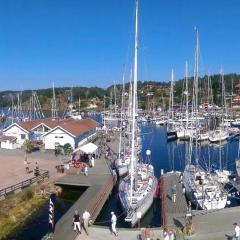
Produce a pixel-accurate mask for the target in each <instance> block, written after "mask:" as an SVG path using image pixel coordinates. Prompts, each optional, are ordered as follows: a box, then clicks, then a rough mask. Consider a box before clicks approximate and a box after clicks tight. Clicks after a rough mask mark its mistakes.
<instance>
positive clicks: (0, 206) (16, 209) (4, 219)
mask: <svg viewBox="0 0 240 240" xmlns="http://www.w3.org/2000/svg"><path fill="white" fill-rule="evenodd" d="M46 201H47V199H46V198H43V197H41V196H38V195H35V194H34V192H33V189H32V187H29V188H26V189H24V190H23V191H22V192H20V193H18V194H11V195H9V196H7V197H6V199H4V200H2V201H1V202H0V240H5V239H9V238H10V236H12V235H13V234H14V233H15V232H16V231H18V230H20V229H21V227H22V226H23V225H24V224H26V223H27V222H28V221H29V220H30V219H31V218H32V217H33V216H34V214H36V213H37V212H38V210H39V209H40V208H41V207H42V206H43V205H44V204H45V203H46Z"/></svg>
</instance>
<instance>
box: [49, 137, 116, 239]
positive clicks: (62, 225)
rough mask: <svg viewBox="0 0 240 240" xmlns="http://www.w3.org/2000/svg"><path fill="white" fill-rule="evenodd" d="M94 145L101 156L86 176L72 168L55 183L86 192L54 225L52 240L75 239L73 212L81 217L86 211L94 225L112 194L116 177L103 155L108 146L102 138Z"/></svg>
mask: <svg viewBox="0 0 240 240" xmlns="http://www.w3.org/2000/svg"><path fill="white" fill-rule="evenodd" d="M95 144H97V145H98V146H99V148H101V149H100V151H102V154H100V157H99V158H97V159H95V166H94V167H93V168H89V171H88V172H89V174H88V176H85V175H84V174H83V173H82V172H81V171H80V170H79V169H76V168H73V169H70V170H69V172H68V173H67V174H66V175H65V176H64V177H62V178H60V179H59V180H57V181H55V184H56V185H59V186H69V187H84V188H86V190H85V192H84V193H83V194H82V195H81V196H80V198H79V199H78V200H77V201H76V202H75V203H74V204H73V206H72V207H71V208H70V209H69V210H68V211H67V213H65V214H64V215H63V216H62V218H61V219H60V220H59V221H58V222H57V223H56V225H55V231H54V236H53V239H56V240H71V239H76V237H77V233H75V232H74V231H73V228H72V219H73V215H74V211H75V210H78V211H79V213H80V214H81V215H82V213H83V212H84V211H85V210H88V211H89V212H90V214H91V219H92V221H93V223H94V221H95V220H96V218H97V216H98V214H99V213H100V211H101V209H102V207H103V206H104V204H105V202H106V201H107V199H108V198H109V196H110V194H111V192H112V189H113V186H114V182H115V177H116V176H115V174H114V171H112V169H111V167H110V165H111V163H110V162H109V161H108V160H107V158H106V155H105V150H106V149H109V146H108V145H107V143H106V141H105V139H102V138H100V139H98V140H97V142H96V143H95ZM111 145H112V144H111ZM113 145H118V141H117V140H115V141H114V144H113ZM115 148H116V146H115Z"/></svg>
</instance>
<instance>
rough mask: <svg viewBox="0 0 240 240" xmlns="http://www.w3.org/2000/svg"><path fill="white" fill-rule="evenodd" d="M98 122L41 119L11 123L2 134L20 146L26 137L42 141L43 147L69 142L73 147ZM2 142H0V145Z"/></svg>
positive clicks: (91, 132) (89, 134) (94, 127)
mask: <svg viewBox="0 0 240 240" xmlns="http://www.w3.org/2000/svg"><path fill="white" fill-rule="evenodd" d="M98 125H99V124H98V123H97V122H96V121H94V120H92V119H90V118H87V119H83V120H73V119H42V120H35V121H27V122H19V123H13V124H12V125H10V126H9V127H7V128H6V129H4V131H3V135H4V136H9V137H14V138H15V139H16V140H15V145H13V146H12V147H15V148H21V147H22V145H23V143H24V141H25V140H26V139H30V140H38V141H42V142H43V144H44V147H45V149H55V147H56V146H59V145H60V146H63V145H65V144H66V143H69V144H71V146H72V148H73V149H75V148H76V147H78V146H79V145H80V144H82V143H83V142H85V141H87V139H88V138H89V137H91V136H93V135H94V134H96V128H97V127H98ZM2 146H4V144H3V145H2V144H1V147H2Z"/></svg>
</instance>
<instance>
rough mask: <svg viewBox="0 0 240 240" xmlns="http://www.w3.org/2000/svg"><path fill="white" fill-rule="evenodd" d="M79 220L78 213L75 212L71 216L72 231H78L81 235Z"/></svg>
mask: <svg viewBox="0 0 240 240" xmlns="http://www.w3.org/2000/svg"><path fill="white" fill-rule="evenodd" d="M80 222H81V219H80V215H79V213H78V211H77V210H75V213H74V215H73V230H74V231H75V232H76V231H77V230H78V231H79V233H80V234H81V224H80Z"/></svg>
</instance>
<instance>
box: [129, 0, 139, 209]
mask: <svg viewBox="0 0 240 240" xmlns="http://www.w3.org/2000/svg"><path fill="white" fill-rule="evenodd" d="M137 74H138V0H136V13H135V47H134V71H133V75H134V77H133V106H132V107H133V110H132V143H131V147H132V149H131V150H132V152H131V187H130V204H131V205H132V196H133V178H134V176H133V171H134V162H135V161H136V159H135V154H134V152H135V144H134V140H135V124H136V97H137V79H138V75H137Z"/></svg>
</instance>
